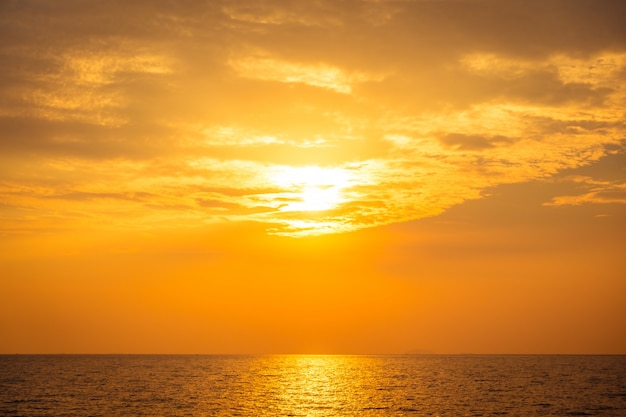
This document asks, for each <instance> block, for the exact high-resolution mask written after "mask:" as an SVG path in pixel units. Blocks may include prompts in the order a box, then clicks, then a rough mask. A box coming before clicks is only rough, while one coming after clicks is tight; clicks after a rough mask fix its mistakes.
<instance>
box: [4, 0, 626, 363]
mask: <svg viewBox="0 0 626 417" xmlns="http://www.w3.org/2000/svg"><path fill="white" fill-rule="evenodd" d="M623 16H626V3H624V2H620V1H611V0H554V1H549V2H548V1H539V0H524V1H521V0H507V1H501V0H345V1H335V0H316V1H300V0H291V1H289V0H266V1H261V0H256V1H252V0H243V1H242V0H238V1H234V0H232V1H229V0H211V1H204V2H201V1H159V2H153V1H133V2H127V1H106V2H91V1H82V0H58V1H35V0H32V1H31V0H20V1H17V0H16V1H11V0H5V1H2V2H1V3H0V62H1V65H0V353H61V352H64V353H78V352H81V353H140V352H143V353H408V352H435V353H626V321H625V318H626V255H625V254H626V237H625V236H626V210H625V209H626V121H625V120H626V118H625V114H626V26H624V24H623Z"/></svg>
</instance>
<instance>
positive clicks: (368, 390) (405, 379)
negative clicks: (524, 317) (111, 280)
mask: <svg viewBox="0 0 626 417" xmlns="http://www.w3.org/2000/svg"><path fill="white" fill-rule="evenodd" d="M0 415H2V416H28V417H37V416H81V417H84V416H107V417H108V416H429V417H434V416H440V417H444V416H455V417H459V416H520V417H522V416H524V417H529V416H611V417H616V416H626V356H590V355H580V356H569V355H554V356H552V355H529V356H526V355H423V356H422V355H406V356H396V355H391V356H351V355H346V356H343V355H266V356H241V355H0Z"/></svg>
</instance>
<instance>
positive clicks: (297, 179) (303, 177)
mask: <svg viewBox="0 0 626 417" xmlns="http://www.w3.org/2000/svg"><path fill="white" fill-rule="evenodd" d="M352 176H353V174H352V173H351V172H350V171H349V170H346V169H342V168H322V167H318V166H307V167H280V169H278V170H276V171H275V172H274V174H273V175H272V178H271V181H272V183H274V184H275V185H277V186H279V187H280V188H283V189H284V190H285V192H284V193H282V195H283V196H286V197H287V198H286V201H287V203H286V204H283V205H282V206H281V207H280V208H279V210H280V211H324V210H331V209H334V208H336V207H337V206H339V205H340V204H341V203H343V202H345V201H346V200H347V199H346V197H345V196H344V193H343V190H344V189H345V188H347V187H348V186H349V185H350V182H351V180H352Z"/></svg>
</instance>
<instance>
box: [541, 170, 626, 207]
mask: <svg viewBox="0 0 626 417" xmlns="http://www.w3.org/2000/svg"><path fill="white" fill-rule="evenodd" d="M563 181H566V182H573V183H575V184H576V185H577V186H578V187H579V188H583V189H585V190H586V191H585V192H582V193H580V194H577V195H562V196H557V197H554V198H552V201H550V202H549V203H545V204H544V205H546V206H566V205H575V206H577V205H581V204H588V203H592V204H626V182H619V181H599V180H595V179H593V178H591V177H586V176H580V175H575V176H568V177H565V178H564V179H563Z"/></svg>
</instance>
